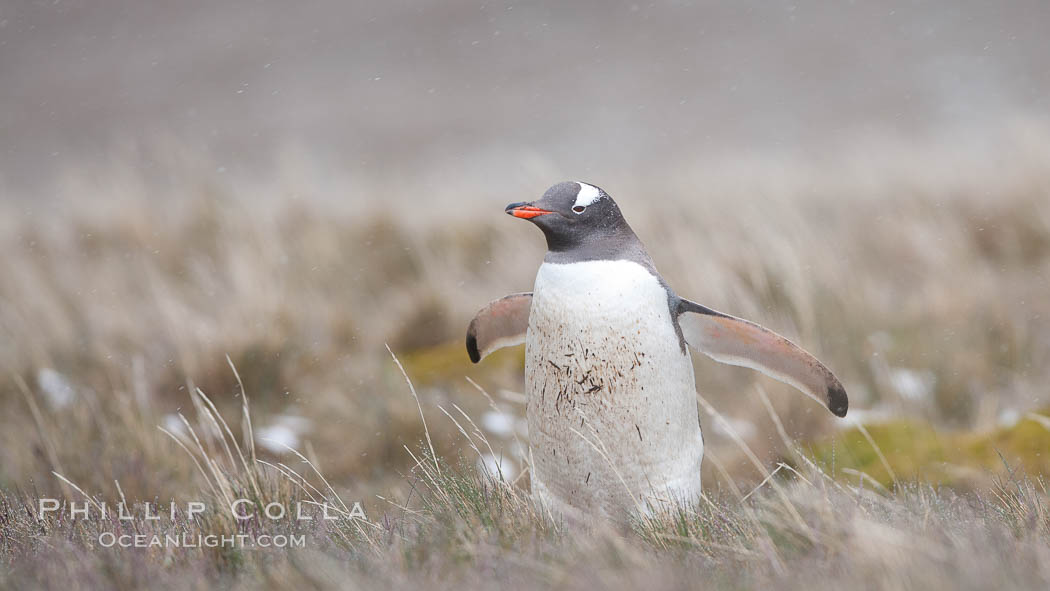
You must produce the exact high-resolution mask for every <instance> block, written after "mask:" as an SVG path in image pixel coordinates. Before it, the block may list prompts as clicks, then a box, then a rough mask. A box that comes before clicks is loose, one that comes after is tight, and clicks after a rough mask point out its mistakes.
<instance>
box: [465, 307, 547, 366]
mask: <svg viewBox="0 0 1050 591" xmlns="http://www.w3.org/2000/svg"><path fill="white" fill-rule="evenodd" d="M531 307H532V293H531V292H529V293H516V294H512V295H509V296H505V297H502V298H500V299H498V300H496V301H494V302H491V303H489V305H487V306H485V307H484V308H482V309H481V311H480V312H478V313H477V314H476V315H475V316H474V319H473V320H471V321H470V326H468V327H467V354H468V355H470V360H471V361H473V362H474V363H477V362H479V361H481V360H482V359H484V358H485V357H487V356H488V355H489V353H492V352H493V351H495V350H496V349H502V348H503V347H513V346H514V345H520V344H522V343H524V342H525V333H526V332H527V331H528V329H529V309H530V308H531Z"/></svg>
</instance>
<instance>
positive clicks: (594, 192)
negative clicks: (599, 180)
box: [572, 181, 602, 207]
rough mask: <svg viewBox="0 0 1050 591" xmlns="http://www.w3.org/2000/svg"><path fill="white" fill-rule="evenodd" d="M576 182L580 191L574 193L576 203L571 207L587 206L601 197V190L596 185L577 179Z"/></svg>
mask: <svg viewBox="0 0 1050 591" xmlns="http://www.w3.org/2000/svg"><path fill="white" fill-rule="evenodd" d="M576 184H577V185H579V186H580V192H579V193H577V194H576V203H573V204H572V206H573V207H587V206H588V205H591V204H592V203H594V202H595V201H597V200H599V199H601V197H602V192H601V191H599V190H598V187H595V186H592V185H588V184H587V183H581V182H578V181H577V183H576Z"/></svg>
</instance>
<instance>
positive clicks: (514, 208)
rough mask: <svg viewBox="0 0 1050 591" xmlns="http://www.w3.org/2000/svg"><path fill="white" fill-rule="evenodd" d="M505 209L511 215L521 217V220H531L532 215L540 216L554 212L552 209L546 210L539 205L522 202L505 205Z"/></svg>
mask: <svg viewBox="0 0 1050 591" xmlns="http://www.w3.org/2000/svg"><path fill="white" fill-rule="evenodd" d="M506 211H507V213H509V214H510V215H512V216H514V217H516V218H521V219H523V220H531V219H532V218H534V217H537V216H541V215H543V214H546V213H554V212H553V211H550V210H547V209H541V208H539V207H534V206H532V205H525V204H524V203H522V204H517V203H512V204H510V205H508V206H507V210H506Z"/></svg>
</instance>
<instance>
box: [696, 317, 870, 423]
mask: <svg viewBox="0 0 1050 591" xmlns="http://www.w3.org/2000/svg"><path fill="white" fill-rule="evenodd" d="M678 324H679V326H681V328H682V336H683V337H684V338H685V341H686V342H687V343H689V345H690V346H691V347H693V348H694V349H696V350H697V351H699V352H701V353H703V354H704V355H707V356H708V357H710V358H711V359H714V360H715V361H718V362H720V363H726V364H729V365H739V366H743V367H749V368H751V369H755V370H758V371H760V372H762V373H764V374H766V375H767V376H769V377H771V378H773V379H775V380H778V381H781V382H784V383H785V384H788V385H790V386H794V387H795V388H796V389H798V390H799V391H800V392H802V393H803V394H805V395H807V396H809V397H810V398H814V399H816V400H818V401H826V403H827V406H828V410H830V411H831V412H832V414H834V415H836V416H839V417H844V416H846V409H847V408H849V399H848V397H847V396H846V390H845V389H844V388H843V387H842V383H841V382H839V380H838V378H836V377H835V374H833V373H831V370H830V369H828V368H827V367H826V366H825V365H824V364H823V363H821V362H820V361H818V360H817V358H816V357H814V356H813V355H811V354H809V353H808V352H806V351H805V350H804V349H802V348H801V347H799V346H798V345H796V344H794V343H792V342H791V341H789V340H787V339H786V338H784V337H782V336H780V335H778V334H777V333H775V332H773V331H771V330H769V329H767V328H764V327H762V326H759V325H758V324H755V323H754V322H751V321H749V320H744V319H741V318H735V317H733V316H729V315H728V314H722V313H721V312H716V311H715V310H712V309H710V308H706V307H704V306H701V305H700V304H697V303H694V302H690V301H689V300H686V299H681V300H680V301H679V304H678Z"/></svg>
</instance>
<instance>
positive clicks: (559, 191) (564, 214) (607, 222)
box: [506, 181, 634, 252]
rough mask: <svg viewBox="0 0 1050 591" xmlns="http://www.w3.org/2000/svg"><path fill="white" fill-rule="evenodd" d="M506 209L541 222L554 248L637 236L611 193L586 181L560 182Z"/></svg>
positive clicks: (572, 247) (548, 242) (550, 247)
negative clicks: (534, 199)
mask: <svg viewBox="0 0 1050 591" xmlns="http://www.w3.org/2000/svg"><path fill="white" fill-rule="evenodd" d="M506 212H507V213H508V214H510V215H512V216H514V217H516V218H521V219H525V220H529V221H530V222H532V223H534V224H536V225H537V226H539V228H540V230H542V231H543V234H544V236H546V237H547V248H548V249H549V250H551V251H553V252H559V251H567V250H572V249H575V248H580V247H585V246H587V245H592V244H594V243H596V242H599V241H603V240H608V239H616V238H618V237H623V238H626V237H633V236H634V233H633V232H632V231H631V229H630V227H629V226H628V225H627V222H626V221H625V220H624V219H623V214H621V213H620V208H619V207H618V206H617V205H616V202H615V201H613V200H612V197H610V196H609V194H608V193H606V192H605V191H603V190H601V189H600V188H598V187H596V186H594V185H589V184H587V183H581V182H576V181H567V182H564V183H558V184H557V185H554V186H553V187H551V188H550V189H547V192H546V193H544V194H543V197H541V198H540V199H538V200H536V201H532V202H521V203H511V204H510V205H508V206H507V209H506Z"/></svg>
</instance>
